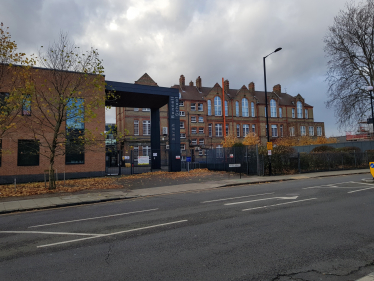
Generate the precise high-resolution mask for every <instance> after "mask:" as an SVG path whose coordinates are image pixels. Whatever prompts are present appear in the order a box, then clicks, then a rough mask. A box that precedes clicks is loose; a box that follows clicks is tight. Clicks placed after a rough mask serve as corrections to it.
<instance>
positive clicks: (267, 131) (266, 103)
mask: <svg viewBox="0 0 374 281" xmlns="http://www.w3.org/2000/svg"><path fill="white" fill-rule="evenodd" d="M280 50H282V48H277V49H275V51H274V52H272V53H270V54H268V55H267V56H266V57H264V58H263V62H264V81H265V115H266V134H267V141H268V142H270V134H269V114H268V113H269V112H268V93H267V89H266V66H265V59H266V58H267V57H268V56H270V55H271V54H273V53H276V52H278V51H280ZM372 108H373V107H372ZM268 157H269V175H270V176H271V156H270V155H268Z"/></svg>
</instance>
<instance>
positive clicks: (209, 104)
mask: <svg viewBox="0 0 374 281" xmlns="http://www.w3.org/2000/svg"><path fill="white" fill-rule="evenodd" d="M208 115H209V116H210V115H212V101H211V100H208Z"/></svg>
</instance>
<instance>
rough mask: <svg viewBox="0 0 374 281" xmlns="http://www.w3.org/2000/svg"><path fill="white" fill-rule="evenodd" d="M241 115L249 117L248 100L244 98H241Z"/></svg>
mask: <svg viewBox="0 0 374 281" xmlns="http://www.w3.org/2000/svg"><path fill="white" fill-rule="evenodd" d="M242 116H243V117H249V111H248V100H247V99H246V98H243V99H242Z"/></svg>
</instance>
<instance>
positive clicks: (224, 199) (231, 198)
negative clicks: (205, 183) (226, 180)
mask: <svg viewBox="0 0 374 281" xmlns="http://www.w3.org/2000/svg"><path fill="white" fill-rule="evenodd" d="M273 193H274V192H271V193H262V194H255V195H244V196H239V197H230V198H223V199H216V200H209V201H204V202H201V203H202V204H203V203H211V202H218V201H226V200H233V199H240V198H245V197H255V196H262V195H270V194H273Z"/></svg>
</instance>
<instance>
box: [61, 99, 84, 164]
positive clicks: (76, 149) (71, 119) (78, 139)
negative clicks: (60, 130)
mask: <svg viewBox="0 0 374 281" xmlns="http://www.w3.org/2000/svg"><path fill="white" fill-rule="evenodd" d="M66 132H67V140H66V145H65V164H67V165H69V164H84V99H81V98H71V99H69V101H68V103H67V106H66Z"/></svg>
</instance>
